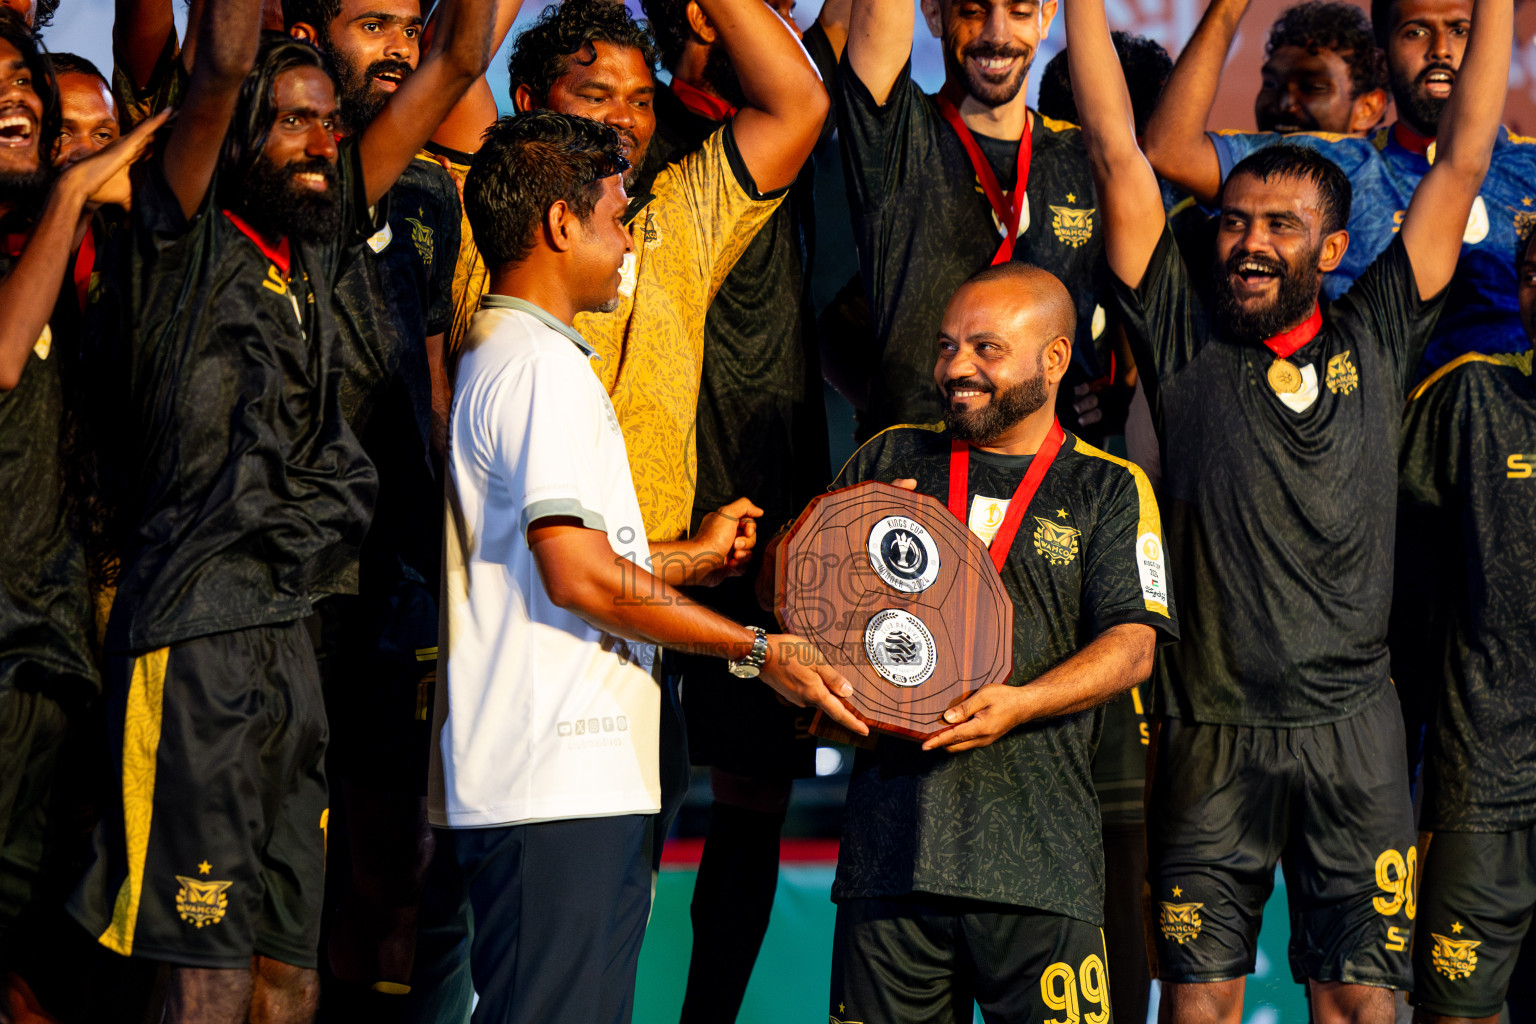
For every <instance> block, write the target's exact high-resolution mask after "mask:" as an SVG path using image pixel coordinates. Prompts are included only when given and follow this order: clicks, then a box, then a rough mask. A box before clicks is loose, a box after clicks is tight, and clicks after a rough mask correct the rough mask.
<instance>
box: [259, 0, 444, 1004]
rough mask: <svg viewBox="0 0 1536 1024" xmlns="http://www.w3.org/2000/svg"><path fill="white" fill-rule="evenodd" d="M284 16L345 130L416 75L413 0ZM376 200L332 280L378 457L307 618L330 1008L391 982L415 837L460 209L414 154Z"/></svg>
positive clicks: (353, 399)
mask: <svg viewBox="0 0 1536 1024" xmlns="http://www.w3.org/2000/svg"><path fill="white" fill-rule="evenodd" d="M283 12H284V17H285V19H286V22H287V28H288V33H289V34H290V35H292V36H294V37H295V38H298V39H305V40H308V41H309V42H312V43H314V44H315V45H316V46H317V47H319V49H320V50H321V52H322V53H324V54H325V56H326V59H327V61H328V62H329V63H330V65H331V69H332V72H333V74H334V75H335V78H336V86H337V101H338V105H339V109H340V113H341V124H342V129H343V131H345V132H346V133H347V134H354V135H355V134H357V133H358V132H361V131H364V130H366V129H367V128H368V126H369V125H371V124H372V123H373V122H374V120H375V119H376V118H377V117H378V115H379V114H380V113H381V112H382V111H383V110H384V109H385V107H386V106H387V105H388V104H389V103H390V102H392V98H393V97H394V96H396V95H397V94H398V92H399V90H400V89H401V88H402V86H404V84H405V83H406V82H407V81H408V80H409V79H410V76H411V75H412V74H413V73H415V71H416V67H417V64H418V62H419V60H420V58H421V36H422V29H423V27H424V26H423V23H422V10H421V5H420V4H419V3H418V2H417V0H288V2H287V3H285V4H284V5H283ZM386 203H387V205H386V209H387V210H388V221H387V223H386V225H385V227H384V229H383V230H381V231H380V232H379V233H378V234H376V235H374V236H372V237H371V238H369V239H368V242H367V244H366V245H360V246H356V247H354V249H353V250H352V253H351V254H350V256H349V258H348V259H347V260H346V263H345V266H344V269H343V271H342V272H341V275H340V277H339V278H338V280H337V282H336V289H335V295H336V304H337V314H338V321H339V328H340V331H339V334H340V339H341V348H340V353H341V358H340V365H341V367H342V372H343V383H342V411H343V414H344V415H345V416H346V419H347V422H348V424H349V425H350V426H351V427H352V429H353V430H354V431H355V432H356V433H357V435H358V438H359V440H360V441H361V442H362V446H363V450H364V451H365V452H366V453H367V454H368V457H369V458H370V459H371V460H372V461H373V463H374V466H375V468H376V469H377V470H378V474H379V499H378V503H377V505H376V507H375V509H374V517H373V523H372V525H371V526H370V528H369V531H368V537H367V540H366V541H365V542H364V544H363V548H362V552H361V558H360V566H359V573H358V585H357V590H358V592H357V594H356V595H351V594H347V595H341V594H337V595H334V596H332V597H330V598H328V599H327V600H326V601H325V602H324V603H323V604H322V605H321V606H320V612H319V616H318V629H317V630H316V634H317V638H318V639H317V655H318V657H319V659H320V670H321V676H322V678H323V680H324V685H325V699H326V716H327V720H328V721H329V723H330V727H331V744H330V748H329V750H328V751H327V754H326V777H327V778H328V779H329V780H330V782H331V785H332V788H333V790H334V791H336V792H337V794H338V797H339V799H338V800H336V801H334V804H335V807H336V811H337V813H336V815H335V816H333V821H332V824H333V826H335V825H339V826H340V828H339V829H338V831H337V838H338V840H340V841H342V842H344V843H345V846H344V847H342V849H344V850H346V855H343V856H334V857H331V858H329V859H328V860H327V869H328V874H329V875H330V881H329V884H328V885H327V886H326V891H327V894H328V899H329V900H330V901H331V902H332V903H333V904H334V905H336V907H337V910H336V913H335V914H334V915H329V917H330V920H331V921H332V926H331V930H330V936H329V939H328V940H327V946H328V963H329V967H330V969H331V970H332V971H334V972H335V974H336V979H337V982H333V983H329V986H328V991H327V1001H328V1004H329V1005H330V1006H332V1007H339V1006H340V1005H341V1004H340V1002H339V1000H341V999H343V998H346V997H349V996H355V997H356V998H358V999H363V1000H371V1001H373V1002H378V1001H379V996H377V995H374V994H373V993H374V992H380V991H388V992H398V991H399V990H400V988H402V987H403V986H404V984H405V983H406V982H407V981H408V979H409V974H410V965H411V959H412V951H413V947H414V938H415V932H416V906H417V902H418V896H419V893H420V888H421V879H422V875H423V872H424V870H425V866H426V863H425V860H424V857H425V856H427V855H429V854H430V851H431V849H432V840H431V832H430V830H429V829H428V827H427V818H426V803H425V795H426V778H427V765H426V761H427V747H428V744H429V742H430V737H429V718H430V716H428V715H426V714H424V710H425V706H426V703H427V701H428V700H429V699H430V694H431V689H432V686H433V680H434V679H435V675H436V669H437V660H436V652H437V646H438V642H437V624H438V615H437V587H438V577H439V575H440V568H439V564H438V563H439V555H440V551H441V548H442V515H443V503H442V479H441V476H440V474H441V472H442V448H443V427H442V425H443V423H444V420H443V415H444V414H445V412H446V410H447V407H448V391H449V389H448V382H447V371H446V367H445V365H444V362H443V337H444V334H445V333H446V332H447V330H448V326H449V324H450V322H451V320H452V316H453V273H454V263H455V261H456V260H457V258H458V250H459V223H460V218H461V215H462V211H461V209H460V206H459V195H458V190H457V187H456V186H455V185H454V182H453V179H452V178H450V177H449V176H448V172H447V171H445V170H443V168H442V167H441V166H440V165H439V164H438V163H437V161H436V159H435V158H433V157H432V156H431V155H430V154H427V153H425V152H421V153H418V154H416V157H415V159H413V160H411V162H410V163H409V164H408V165H407V166H406V169H405V171H404V172H403V173H402V174H401V175H400V179H399V180H398V181H397V182H395V184H394V186H393V187H391V188H390V190H389V194H388V196H387V200H386ZM395 1001H398V1000H395ZM337 1012H341V1011H340V1010H339V1009H337ZM357 1012H358V1014H360V1015H364V1016H367V1015H370V1011H368V1010H364V1009H359V1010H358V1011H357Z"/></svg>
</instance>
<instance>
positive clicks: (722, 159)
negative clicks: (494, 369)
mask: <svg viewBox="0 0 1536 1024" xmlns="http://www.w3.org/2000/svg"><path fill="white" fill-rule="evenodd" d="M729 130H730V126H729V125H727V126H726V127H724V128H721V129H720V130H719V131H717V132H715V134H713V135H711V136H710V137H709V138H708V139H707V140H706V141H705V143H704V145H703V146H701V147H700V148H699V149H698V150H696V151H694V152H693V153H690V154H689V155H688V156H686V157H684V158H683V159H681V160H679V161H678V162H676V163H673V164H669V165H667V166H666V167H665V168H663V169H662V170H661V172H660V173H658V174H657V175H656V180H655V182H654V183H653V185H652V187H651V194H650V196H649V197H645V196H637V197H635V198H634V199H632V200H631V205H630V210H631V214H632V216H633V219H632V220H631V221H630V225H629V233H630V238H631V240H632V241H633V244H634V255H633V257H632V259H630V260H628V261H626V264H625V267H624V280H623V283H622V284H621V285H620V302H621V305H620V306H619V308H618V310H616V311H615V312H612V313H583V314H581V315H579V316H577V317H576V324H575V326H576V330H577V331H579V332H580V333H581V335H582V337H584V338H585V339H587V341H588V343H590V344H591V345H592V347H593V348H594V349H596V350H597V353H598V355H599V356H600V357H601V359H600V360H599V361H596V362H594V363H593V370H594V371H595V372H596V373H597V375H598V377H599V378H600V379H601V380H602V382H603V387H605V388H606V389H607V390H608V394H609V396H610V397H611V398H612V399H613V407H614V411H615V412H617V413H618V417H619V426H620V427H621V428H622V429H623V432H624V444H625V447H626V448H627V449H628V452H629V469H630V475H631V476H632V477H633V478H634V483H635V494H636V495H638V496H639V498H640V511H641V514H642V515H643V516H644V518H645V529H646V535H647V537H648V538H649V539H650V540H653V541H669V540H677V539H679V538H681V537H684V536H687V534H688V525H689V520H690V517H691V515H692V513H693V492H694V484H695V481H696V477H697V448H696V445H695V439H694V416H695V413H696V410H697V407H698V401H699V378H700V375H701V374H702V373H703V367H704V316H705V314H706V313H707V312H708V310H709V304H710V302H711V301H713V299H714V297H715V293H716V292H717V291H719V289H720V285H721V283H722V282H723V281H724V280H725V278H726V275H727V274H729V273H730V271H731V267H732V266H734V265H735V263H736V260H737V258H738V257H740V256H741V254H742V252H743V250H745V249H746V247H747V245H748V244H749V243H750V242H751V241H752V238H753V236H754V235H756V234H757V232H758V230H759V229H760V228H761V227H762V226H763V225H764V224H766V223H767V222H768V218H769V217H770V216H771V215H772V214H773V211H774V210H775V209H776V208H777V207H778V205H779V203H780V202H781V201H782V198H783V194H782V193H774V194H773V195H772V196H771V197H769V198H758V197H754V196H753V195H752V194H750V193H749V191H748V188H747V187H744V186H743V185H742V183H741V181H740V179H739V177H738V175H737V172H736V170H734V169H733V167H732V163H733V161H732V159H731V157H730V156H728V155H727V153H728V147H734V142H732V141H730V140H729V139H728V138H727V132H728V131H729ZM735 162H736V163H738V164H739V163H740V159H739V157H738V158H737V160H736V161H735ZM742 176H745V172H744V171H743V174H742ZM469 237H470V235H469V232H468V226H467V225H466V227H465V234H464V238H465V239H466V240H467V239H468V238H469ZM472 248H473V246H472V245H470V244H469V243H468V242H467V241H466V242H465V244H464V245H463V246H462V248H461V251H460V259H459V268H458V272H457V273H455V275H454V282H453V286H454V317H453V328H452V330H451V333H450V337H449V350H450V352H457V351H458V348H459V344H460V342H461V340H462V338H463V331H464V329H465V328H466V327H467V326H468V321H469V317H470V316H471V315H473V313H474V311H475V309H476V308H477V307H478V305H479V302H480V296H481V295H483V294H484V293H485V290H486V273H485V268H484V265H483V263H482V262H481V260H480V257H479V253H477V252H476V253H472V254H470V255H469V256H468V258H466V253H465V252H464V250H466V249H472Z"/></svg>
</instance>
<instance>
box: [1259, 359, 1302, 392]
mask: <svg viewBox="0 0 1536 1024" xmlns="http://www.w3.org/2000/svg"><path fill="white" fill-rule="evenodd" d="M1266 376H1268V377H1269V386H1270V387H1271V388H1273V389H1274V391H1275V394H1277V395H1294V394H1295V393H1296V392H1298V391H1300V390H1301V371H1300V370H1298V369H1296V366H1295V364H1293V363H1291V362H1290V361H1288V360H1285V359H1276V360H1275V361H1274V362H1272V363H1270V364H1269V373H1268V374H1267V375H1266Z"/></svg>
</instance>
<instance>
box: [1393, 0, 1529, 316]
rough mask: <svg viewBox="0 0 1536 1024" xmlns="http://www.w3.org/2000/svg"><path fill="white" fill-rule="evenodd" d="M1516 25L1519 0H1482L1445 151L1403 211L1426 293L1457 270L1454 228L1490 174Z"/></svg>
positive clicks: (1448, 115) (1442, 140)
mask: <svg viewBox="0 0 1536 1024" xmlns="http://www.w3.org/2000/svg"><path fill="white" fill-rule="evenodd" d="M1514 26H1515V5H1514V0H1474V3H1473V5H1472V35H1471V37H1470V38H1469V39H1468V40H1467V52H1466V54H1465V56H1463V57H1462V60H1461V70H1460V71H1459V72H1457V74H1456V87H1455V88H1454V89H1452V90H1451V98H1450V101H1449V102H1447V103H1446V105H1445V112H1444V113H1443V114H1441V115H1440V129H1439V131H1438V132H1437V133H1436V138H1435V146H1436V149H1437V151H1438V152H1437V153H1436V155H1435V161H1434V163H1433V164H1432V165H1431V166H1430V168H1429V173H1427V174H1425V175H1424V178H1423V179H1422V180H1421V181H1420V182H1419V187H1418V188H1416V189H1415V190H1414V193H1413V199H1412V200H1411V201H1410V202H1409V203H1408V213H1407V215H1406V216H1404V217H1403V246H1404V248H1406V249H1407V250H1408V259H1409V262H1411V263H1412V264H1413V276H1414V279H1415V280H1416V281H1417V282H1418V285H1419V297H1420V298H1424V299H1427V298H1430V297H1432V296H1434V295H1437V294H1439V292H1440V290H1441V289H1443V288H1444V287H1445V286H1446V285H1448V284H1450V282H1451V275H1452V274H1454V273H1455V272H1456V261H1457V260H1458V259H1459V258H1460V257H1461V232H1460V231H1457V230H1449V231H1448V230H1446V228H1447V226H1448V225H1452V224H1464V223H1466V220H1467V215H1468V214H1470V213H1471V212H1472V203H1473V201H1474V200H1475V199H1476V198H1477V193H1478V190H1479V189H1481V188H1482V187H1483V176H1484V175H1485V174H1487V173H1488V161H1489V160H1490V159H1492V157H1493V144H1494V141H1495V140H1496V139H1497V138H1498V134H1499V117H1500V115H1502V114H1503V113H1504V94H1505V92H1506V90H1507V89H1508V86H1509V53H1510V46H1511V44H1512V42H1513V38H1514V30H1515V27H1514Z"/></svg>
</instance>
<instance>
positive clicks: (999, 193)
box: [934, 85, 1033, 266]
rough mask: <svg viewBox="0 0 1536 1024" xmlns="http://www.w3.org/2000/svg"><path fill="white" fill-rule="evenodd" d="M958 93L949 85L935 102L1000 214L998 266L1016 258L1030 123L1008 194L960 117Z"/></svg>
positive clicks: (1025, 178) (995, 259)
mask: <svg viewBox="0 0 1536 1024" xmlns="http://www.w3.org/2000/svg"><path fill="white" fill-rule="evenodd" d="M959 94H960V90H959V89H958V88H955V87H952V86H949V85H946V86H944V89H943V91H942V92H940V93H939V94H938V95H937V96H935V97H934V99H935V100H936V101H938V104H939V113H940V114H942V115H943V116H944V120H946V121H948V122H949V126H950V127H951V128H953V129H954V130H955V134H956V135H958V136H960V144H961V145H962V146H964V147H965V153H966V155H967V156H969V157H970V158H971V166H972V167H974V168H975V169H976V179H977V180H978V181H980V182H981V188H982V191H984V192H985V193H986V194H987V202H989V203H991V204H992V212H993V213H995V214H997V219H998V221H999V222H1000V223H1001V224H1002V225H1003V244H1002V245H999V246H998V247H997V254H996V255H995V256H993V257H992V264H993V265H994V266H996V265H997V264H999V263H1007V262H1008V261H1009V260H1011V259H1013V243H1014V241H1015V239H1017V238H1018V236H1019V218H1020V216H1021V215H1022V214H1023V211H1024V186H1025V184H1026V183H1028V181H1029V155H1030V150H1031V149H1032V148H1033V142H1032V140H1031V138H1030V131H1029V122H1028V120H1027V119H1026V121H1025V123H1024V135H1023V136H1022V137H1021V138H1020V139H1019V163H1018V175H1017V177H1015V178H1014V183H1013V192H1012V193H1009V194H1006V195H1005V194H1004V192H1003V187H1002V185H1000V184H998V181H997V175H996V174H995V173H993V171H992V165H991V164H990V163H989V162H988V161H987V157H986V155H985V154H984V153H982V151H981V146H980V145H978V144H977V142H976V136H974V135H972V134H971V129H970V128H969V127H967V126H966V123H965V121H964V120H963V119H962V118H961V117H960V108H959V104H958V103H957V102H956V98H957V97H959V98H963V97H960V96H959Z"/></svg>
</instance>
